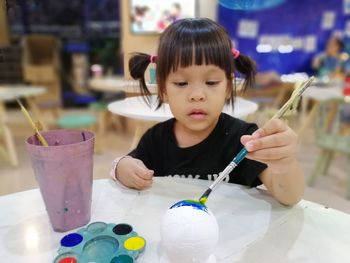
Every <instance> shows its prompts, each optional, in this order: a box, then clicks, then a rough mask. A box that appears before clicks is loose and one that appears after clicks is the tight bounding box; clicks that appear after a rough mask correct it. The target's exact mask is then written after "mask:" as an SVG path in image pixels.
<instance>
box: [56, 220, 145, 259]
mask: <svg viewBox="0 0 350 263" xmlns="http://www.w3.org/2000/svg"><path fill="white" fill-rule="evenodd" d="M60 245H61V246H60V248H59V249H58V254H59V255H58V256H57V257H56V258H55V259H54V261H53V263H90V262H94V263H134V262H136V259H137V258H138V256H139V255H140V254H141V253H142V252H143V251H144V249H145V246H146V240H145V239H144V238H142V237H140V236H139V235H138V234H137V233H136V232H135V231H133V228H132V226H131V225H128V224H112V223H110V224H107V223H104V222H94V223H91V224H89V225H87V226H86V227H84V228H81V229H79V230H78V231H77V232H75V233H70V234H68V235H66V236H64V237H63V238H62V239H61V242H60Z"/></svg>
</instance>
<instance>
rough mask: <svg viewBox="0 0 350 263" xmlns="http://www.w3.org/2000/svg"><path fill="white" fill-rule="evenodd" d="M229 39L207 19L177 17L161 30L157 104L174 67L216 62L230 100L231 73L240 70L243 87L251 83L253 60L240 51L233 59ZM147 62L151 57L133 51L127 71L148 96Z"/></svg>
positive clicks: (253, 70)
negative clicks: (222, 73)
mask: <svg viewBox="0 0 350 263" xmlns="http://www.w3.org/2000/svg"><path fill="white" fill-rule="evenodd" d="M231 50H232V42H231V39H230V37H229V35H228V34H227V32H226V30H225V29H224V28H223V27H222V26H220V25H219V24H217V23H216V22H214V21H212V20H210V19H207V18H188V19H181V20H178V21H176V22H174V23H173V24H171V25H170V26H169V27H167V28H166V29H165V31H164V32H163V34H162V35H161V37H160V40H159V46H158V53H157V59H156V63H157V71H156V76H157V84H158V97H159V104H158V107H159V106H160V105H161V104H162V102H163V100H162V98H163V95H164V91H165V82H166V79H167V76H168V75H169V73H170V72H172V71H176V70H177V68H178V67H188V66H191V65H192V64H195V65H202V64H206V65H216V66H218V67H219V68H221V69H222V70H223V71H225V73H226V77H227V80H228V85H229V87H228V88H229V89H230V90H231V91H232V92H231V98H230V100H231V101H232V102H233V99H234V96H235V95H236V81H234V83H235V85H234V86H233V83H232V82H233V74H232V73H234V72H235V71H236V70H237V71H238V72H240V73H241V74H242V75H243V77H244V79H245V81H244V84H243V89H246V88H247V87H248V86H251V85H253V83H254V75H255V72H256V69H255V62H254V61H253V60H251V59H250V58H249V57H247V56H245V55H242V54H240V55H239V56H238V57H237V58H236V59H234V58H233V54H232V51H231ZM150 62H151V56H150V55H148V54H144V53H134V54H133V56H132V57H131V58H130V60H129V70H130V74H131V76H132V77H133V78H134V79H137V80H139V81H140V88H141V94H142V95H150V92H149V90H148V88H147V86H146V83H145V76H144V75H145V71H146V69H147V67H148V65H149V64H150Z"/></svg>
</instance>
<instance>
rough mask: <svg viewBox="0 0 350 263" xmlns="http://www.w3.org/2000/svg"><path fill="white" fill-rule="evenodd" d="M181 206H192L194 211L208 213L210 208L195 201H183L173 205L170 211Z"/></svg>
mask: <svg viewBox="0 0 350 263" xmlns="http://www.w3.org/2000/svg"><path fill="white" fill-rule="evenodd" d="M181 206H190V207H192V208H194V209H198V210H202V211H204V212H206V213H208V208H207V207H206V206H205V205H204V204H202V203H200V202H197V201H193V200H183V201H180V202H177V203H176V204H174V205H172V206H171V207H170V209H173V208H178V207H181Z"/></svg>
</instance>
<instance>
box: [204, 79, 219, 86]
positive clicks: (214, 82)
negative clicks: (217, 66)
mask: <svg viewBox="0 0 350 263" xmlns="http://www.w3.org/2000/svg"><path fill="white" fill-rule="evenodd" d="M219 83H220V81H214V80H213V81H211V80H209V81H206V82H205V84H206V85H208V86H216V85H218V84H219Z"/></svg>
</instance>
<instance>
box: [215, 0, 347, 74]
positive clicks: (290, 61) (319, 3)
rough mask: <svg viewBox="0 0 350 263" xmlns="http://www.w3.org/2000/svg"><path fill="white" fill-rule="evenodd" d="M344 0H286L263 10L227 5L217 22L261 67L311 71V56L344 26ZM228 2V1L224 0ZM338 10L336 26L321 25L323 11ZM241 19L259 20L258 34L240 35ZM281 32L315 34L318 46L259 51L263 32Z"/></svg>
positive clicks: (303, 34) (265, 33)
mask: <svg viewBox="0 0 350 263" xmlns="http://www.w3.org/2000/svg"><path fill="white" fill-rule="evenodd" d="M343 1H345V0H303V1H301V0H285V1H284V2H283V3H281V4H279V5H277V6H274V7H272V8H267V9H266V8H264V9H262V10H260V11H259V10H257V11H256V10H252V11H249V10H232V9H228V8H226V7H224V6H221V5H219V7H218V22H219V23H220V24H221V25H223V26H224V27H225V28H226V29H227V30H228V32H229V34H230V36H231V38H232V39H233V40H234V41H235V42H236V43H237V44H238V49H239V50H240V51H241V52H242V53H244V54H247V55H249V56H251V57H252V58H254V59H255V60H256V61H257V64H258V69H259V71H267V70H276V71H277V72H279V73H292V72H309V73H310V72H311V69H310V61H311V58H312V57H313V56H314V55H315V54H316V53H317V52H319V51H322V50H324V46H325V42H326V40H327V39H328V37H329V36H330V35H331V34H332V33H333V32H334V31H338V30H341V31H343V30H344V27H345V22H346V19H349V18H350V16H349V15H345V14H344V11H343ZM224 2H227V1H224ZM327 11H332V12H335V14H336V18H335V23H334V27H332V28H330V29H323V28H322V27H321V24H322V18H323V14H324V12H327ZM241 19H247V20H254V21H257V22H258V23H259V27H258V35H257V37H256V38H246V37H241V36H238V34H237V28H238V25H239V21H240V20H241ZM349 20H350V19H349ZM273 34H276V35H282V34H288V35H289V36H290V37H292V38H295V37H301V38H305V37H307V36H309V35H315V36H316V39H317V50H316V51H307V50H304V49H295V50H294V51H292V52H291V53H279V52H277V51H275V52H270V53H258V52H257V51H256V46H257V44H258V42H259V41H258V39H259V36H261V35H273Z"/></svg>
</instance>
